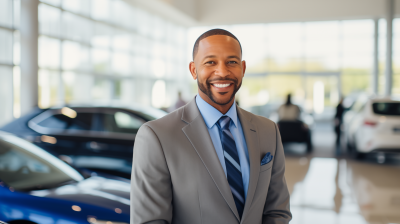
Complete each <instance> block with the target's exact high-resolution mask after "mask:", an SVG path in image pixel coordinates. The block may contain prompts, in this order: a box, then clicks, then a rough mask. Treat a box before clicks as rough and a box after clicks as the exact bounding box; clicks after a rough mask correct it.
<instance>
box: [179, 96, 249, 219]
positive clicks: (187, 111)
mask: <svg viewBox="0 0 400 224" xmlns="http://www.w3.org/2000/svg"><path fill="white" fill-rule="evenodd" d="M182 120H183V121H184V122H186V123H187V124H188V125H187V126H185V127H184V128H182V131H183V132H184V133H185V135H186V137H187V138H188V139H189V141H190V142H191V143H192V145H193V147H194V149H195V150H196V152H197V154H198V155H199V157H200V158H201V161H202V162H203V164H204V166H205V167H206V168H207V170H208V173H209V174H210V176H211V177H212V179H213V181H214V183H215V185H217V187H218V190H219V192H220V193H221V195H222V196H223V197H224V199H225V201H226V203H227V204H228V205H229V207H230V209H231V210H232V212H233V213H234V214H235V216H236V218H237V219H238V220H240V218H239V214H238V212H237V209H236V205H235V201H234V200H233V196H232V192H231V189H230V187H229V183H228V181H227V179H226V176H225V172H224V170H223V169H222V166H221V163H220V161H219V159H218V156H217V153H216V151H215V148H214V145H213V143H212V140H211V137H210V134H209V132H208V129H207V126H206V124H205V123H204V120H203V117H202V116H201V114H200V111H199V109H198V108H197V105H196V101H195V100H192V101H191V102H190V103H188V104H187V105H186V106H185V108H184V111H183V114H182ZM246 140H247V139H246ZM250 180H251V179H250Z"/></svg>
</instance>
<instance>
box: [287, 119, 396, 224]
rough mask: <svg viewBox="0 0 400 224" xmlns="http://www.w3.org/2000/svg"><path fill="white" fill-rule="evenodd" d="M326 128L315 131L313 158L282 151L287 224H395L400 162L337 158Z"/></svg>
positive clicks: (291, 148) (297, 149) (291, 147)
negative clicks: (290, 215) (288, 208)
mask: <svg viewBox="0 0 400 224" xmlns="http://www.w3.org/2000/svg"><path fill="white" fill-rule="evenodd" d="M334 141H335V136H334V132H333V129H332V128H331V127H330V126H329V125H328V124H319V125H316V127H315V129H314V134H313V143H314V147H315V148H314V152H313V153H311V154H310V155H306V154H304V152H303V150H305V149H304V147H303V146H302V145H297V144H288V145H285V146H284V148H285V152H286V174H285V175H286V181H287V184H288V188H289V191H290V194H291V210H292V213H293V220H292V221H291V224H330V223H332V224H366V223H371V224H372V223H373V224H375V223H376V224H387V223H400V159H399V158H394V157H389V158H388V157H386V160H385V161H382V160H380V161H379V162H380V163H378V159H377V157H376V156H371V157H369V158H366V159H362V160H354V159H351V158H350V157H349V156H348V155H347V154H346V152H345V150H343V151H344V152H341V153H337V152H336V150H335V146H334Z"/></svg>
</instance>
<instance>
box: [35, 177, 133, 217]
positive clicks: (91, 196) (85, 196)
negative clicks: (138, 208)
mask: <svg viewBox="0 0 400 224" xmlns="http://www.w3.org/2000/svg"><path fill="white" fill-rule="evenodd" d="M29 194H30V195H33V196H38V197H47V198H55V199H61V200H67V201H74V202H80V203H85V204H90V205H94V206H98V207H103V208H106V209H111V210H113V211H115V212H117V213H124V214H129V206H130V200H129V197H130V196H129V195H130V184H129V182H125V181H121V180H115V179H108V178H104V177H100V176H94V177H90V178H88V179H85V180H82V181H80V182H78V183H74V184H68V185H64V186H60V187H57V188H54V189H49V190H36V191H31V192H29Z"/></svg>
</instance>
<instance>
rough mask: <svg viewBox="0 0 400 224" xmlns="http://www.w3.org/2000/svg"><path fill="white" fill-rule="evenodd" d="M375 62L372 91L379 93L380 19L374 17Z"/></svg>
mask: <svg viewBox="0 0 400 224" xmlns="http://www.w3.org/2000/svg"><path fill="white" fill-rule="evenodd" d="M374 28H375V29H374V62H373V68H372V74H371V87H372V88H371V91H372V93H373V94H378V82H379V81H378V78H379V19H374Z"/></svg>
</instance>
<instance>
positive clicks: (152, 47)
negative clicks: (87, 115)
mask: <svg viewBox="0 0 400 224" xmlns="http://www.w3.org/2000/svg"><path fill="white" fill-rule="evenodd" d="M39 33H40V36H39V106H40V107H48V106H51V105H54V104H58V103H92V102H102V103H109V102H111V101H122V102H124V103H132V102H136V103H139V104H142V105H150V106H157V107H168V106H169V105H170V104H172V103H173V102H174V100H175V97H176V95H177V92H178V91H183V92H188V91H189V90H186V89H179V88H186V87H185V85H182V84H183V83H184V81H185V80H186V78H184V77H185V75H186V74H187V72H186V70H185V68H186V67H187V64H186V61H185V59H184V58H183V57H184V55H185V52H186V42H185V40H186V29H185V28H184V27H181V26H179V25H177V24H174V23H172V22H169V21H167V20H165V19H164V18H160V17H157V16H155V15H152V14H150V13H148V12H147V11H145V10H143V9H141V8H139V7H135V6H133V5H131V4H129V3H128V2H127V1H123V0H63V1H62V0H41V4H40V5H39ZM159 82H163V83H165V88H164V89H163V90H162V91H160V90H158V91H152V89H153V86H154V85H156V83H159ZM154 94H156V95H154ZM154 98H156V99H158V100H157V101H156V102H154V100H153V101H152V99H154ZM152 102H153V103H152Z"/></svg>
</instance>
